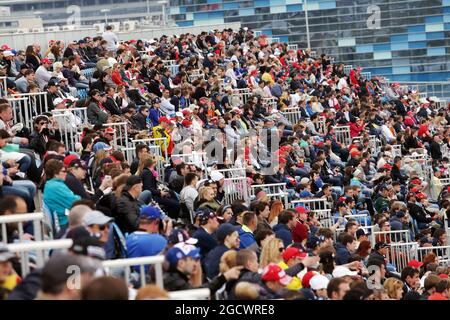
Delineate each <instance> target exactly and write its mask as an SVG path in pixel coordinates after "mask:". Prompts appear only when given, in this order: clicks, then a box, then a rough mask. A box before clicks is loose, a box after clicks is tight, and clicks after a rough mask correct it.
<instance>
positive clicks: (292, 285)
mask: <svg viewBox="0 0 450 320" xmlns="http://www.w3.org/2000/svg"><path fill="white" fill-rule="evenodd" d="M278 266H279V267H280V268H281V269H283V270H286V269H288V268H289V266H288V265H287V264H286V263H284V261H282V262H280V263H279V264H278ZM301 288H302V280H300V279H299V278H298V277H297V276H295V277H292V280H291V282H289V284H288V285H287V286H286V289H289V290H294V291H298V290H300V289H301Z"/></svg>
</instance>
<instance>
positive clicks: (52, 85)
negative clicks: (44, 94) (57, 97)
mask: <svg viewBox="0 0 450 320" xmlns="http://www.w3.org/2000/svg"><path fill="white" fill-rule="evenodd" d="M47 86H48V87H58V86H59V82H58V81H57V80H56V79H52V80H50V81H49V82H48V85H47Z"/></svg>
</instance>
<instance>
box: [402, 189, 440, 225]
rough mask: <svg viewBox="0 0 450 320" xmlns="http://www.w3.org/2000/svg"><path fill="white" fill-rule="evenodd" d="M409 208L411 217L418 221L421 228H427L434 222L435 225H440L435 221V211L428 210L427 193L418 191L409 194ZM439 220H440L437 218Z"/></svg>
mask: <svg viewBox="0 0 450 320" xmlns="http://www.w3.org/2000/svg"><path fill="white" fill-rule="evenodd" d="M407 199H408V210H409V214H410V215H411V218H413V219H414V220H415V221H416V222H417V226H418V228H419V229H426V228H428V227H429V226H430V225H429V224H430V223H432V224H433V225H434V226H435V227H439V224H437V223H436V222H435V221H433V216H435V213H434V212H430V211H429V210H428V199H427V195H426V194H424V193H422V192H418V193H417V194H415V195H414V194H409V195H408V197H407ZM437 221H439V220H437Z"/></svg>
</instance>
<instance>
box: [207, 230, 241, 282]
mask: <svg viewBox="0 0 450 320" xmlns="http://www.w3.org/2000/svg"><path fill="white" fill-rule="evenodd" d="M238 230H239V227H238V226H234V225H232V224H231V223H224V224H222V225H221V226H220V227H219V228H218V229H217V231H216V238H217V241H218V242H219V245H218V246H216V247H215V248H214V249H212V250H211V251H210V252H209V253H208V254H207V255H206V258H205V273H206V276H207V277H208V278H209V279H212V278H214V277H215V276H217V275H218V274H219V264H220V258H221V257H222V255H223V254H224V253H225V252H227V251H228V250H237V249H239V245H240V239H239V233H238Z"/></svg>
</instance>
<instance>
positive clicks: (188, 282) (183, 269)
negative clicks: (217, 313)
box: [164, 242, 242, 295]
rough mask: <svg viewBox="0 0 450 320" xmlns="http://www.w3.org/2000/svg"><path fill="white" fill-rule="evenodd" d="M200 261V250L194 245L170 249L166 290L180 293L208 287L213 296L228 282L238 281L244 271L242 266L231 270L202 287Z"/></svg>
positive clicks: (167, 257)
mask: <svg viewBox="0 0 450 320" xmlns="http://www.w3.org/2000/svg"><path fill="white" fill-rule="evenodd" d="M199 260H200V249H199V248H196V247H195V246H193V245H190V244H187V243H184V242H180V243H177V244H176V245H174V246H173V247H172V248H170V249H169V250H168V251H167V253H166V262H167V263H168V265H169V272H167V273H165V274H164V288H165V289H166V290H168V291H178V290H189V289H194V288H199V287H207V288H209V290H210V291H211V295H214V294H215V292H216V291H217V290H218V289H220V288H221V287H222V286H223V285H224V284H225V283H226V282H227V281H230V280H235V279H238V277H239V275H240V272H241V269H242V266H236V267H234V268H231V269H230V270H228V271H227V272H225V273H223V274H221V275H219V276H217V277H215V278H214V279H211V280H210V281H209V282H208V283H207V284H205V285H203V286H202V277H201V275H202V267H201V265H200V264H199Z"/></svg>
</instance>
